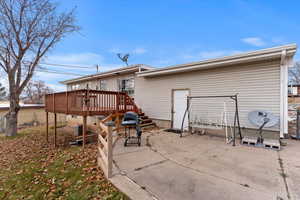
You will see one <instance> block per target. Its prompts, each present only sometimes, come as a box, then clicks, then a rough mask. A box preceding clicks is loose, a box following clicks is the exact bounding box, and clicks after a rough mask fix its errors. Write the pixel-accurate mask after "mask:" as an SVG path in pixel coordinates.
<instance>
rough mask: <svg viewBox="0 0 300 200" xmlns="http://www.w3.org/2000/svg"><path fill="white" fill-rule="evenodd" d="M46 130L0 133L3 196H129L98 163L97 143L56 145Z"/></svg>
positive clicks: (0, 170)
mask: <svg viewBox="0 0 300 200" xmlns="http://www.w3.org/2000/svg"><path fill="white" fill-rule="evenodd" d="M42 130H44V128H42V129H41V127H39V128H29V129H24V130H22V131H20V133H19V135H18V136H17V137H14V138H5V137H0V200H2V199H3V200H4V199H5V200H6V199H74V200H75V199H128V198H127V197H126V196H125V195H124V194H122V193H121V192H119V191H118V190H117V189H116V188H115V187H113V186H112V185H111V184H110V183H109V182H108V181H107V180H106V179H105V178H104V175H103V172H102V171H101V169H100V168H98V167H97V164H96V145H95V144H91V145H87V146H86V148H85V150H84V151H83V150H82V148H81V147H77V146H71V147H70V146H68V147H63V146H60V147H58V148H54V147H53V144H52V143H47V142H46V141H45V135H44V134H45V133H44V131H42ZM59 132H60V134H61V135H62V133H63V131H62V130H59ZM50 133H51V132H50ZM50 140H52V138H51V137H50Z"/></svg>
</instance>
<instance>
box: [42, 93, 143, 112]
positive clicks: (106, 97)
mask: <svg viewBox="0 0 300 200" xmlns="http://www.w3.org/2000/svg"><path fill="white" fill-rule="evenodd" d="M45 110H46V112H53V113H64V114H71V115H82V116H92V115H103V114H110V113H117V112H119V113H124V112H127V111H134V112H138V111H139V110H138V107H137V106H136V105H135V103H134V101H133V99H132V98H131V97H130V96H128V95H127V94H126V93H124V92H114V91H99V90H74V91H66V92H59V93H53V94H47V95H45Z"/></svg>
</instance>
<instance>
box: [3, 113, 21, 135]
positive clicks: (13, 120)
mask: <svg viewBox="0 0 300 200" xmlns="http://www.w3.org/2000/svg"><path fill="white" fill-rule="evenodd" d="M17 128H18V112H9V113H7V115H6V129H5V134H6V136H16V135H17Z"/></svg>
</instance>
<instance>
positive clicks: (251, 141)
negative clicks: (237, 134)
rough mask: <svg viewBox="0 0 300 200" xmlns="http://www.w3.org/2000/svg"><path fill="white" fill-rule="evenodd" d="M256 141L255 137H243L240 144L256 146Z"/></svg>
mask: <svg viewBox="0 0 300 200" xmlns="http://www.w3.org/2000/svg"><path fill="white" fill-rule="evenodd" d="M257 141H258V138H257V137H250V136H244V137H243V139H242V144H244V145H248V146H256V145H257Z"/></svg>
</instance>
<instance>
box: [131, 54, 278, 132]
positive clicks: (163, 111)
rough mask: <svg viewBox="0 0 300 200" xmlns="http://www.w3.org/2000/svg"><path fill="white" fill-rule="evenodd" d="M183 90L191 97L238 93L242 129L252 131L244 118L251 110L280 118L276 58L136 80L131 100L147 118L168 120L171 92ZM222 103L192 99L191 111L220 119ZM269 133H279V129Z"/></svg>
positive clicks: (230, 109) (169, 116) (229, 109)
mask: <svg viewBox="0 0 300 200" xmlns="http://www.w3.org/2000/svg"><path fill="white" fill-rule="evenodd" d="M185 88H188V89H189V90H190V94H191V95H192V96H195V95H201V96H202V95H233V94H235V93H238V100H239V110H240V122H241V126H242V127H247V128H255V127H254V126H252V125H251V124H250V123H249V122H248V118H247V116H248V113H249V112H250V111H253V110H258V109H260V110H268V111H271V112H272V113H274V114H275V115H276V116H278V117H279V116H280V60H279V59H277V60H273V61H264V62H259V63H252V64H243V65H235V66H228V67H223V68H215V69H208V70H201V71H194V72H187V73H180V74H173V75H166V76H157V77H152V78H144V77H137V78H136V84H135V100H136V102H137V104H138V105H139V106H140V107H141V108H142V109H143V111H144V112H145V113H146V114H147V115H148V116H149V117H151V118H154V119H162V120H171V109H172V103H171V102H172V89H185ZM223 101H224V99H218V100H216V99H209V100H206V101H205V100H199V101H197V100H196V101H194V105H195V106H192V108H193V109H194V110H196V109H199V110H198V112H200V113H202V114H203V113H208V114H209V115H210V116H209V117H208V118H212V119H218V120H220V118H221V112H222V111H223V108H224V105H223V104H224V103H223ZM227 101H228V100H227ZM192 105H193V104H192ZM196 105H198V106H196ZM227 106H228V108H227V110H228V112H230V111H233V107H231V104H230V103H228V104H227ZM203 110H204V111H203ZM272 130H279V126H277V127H275V128H272Z"/></svg>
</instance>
